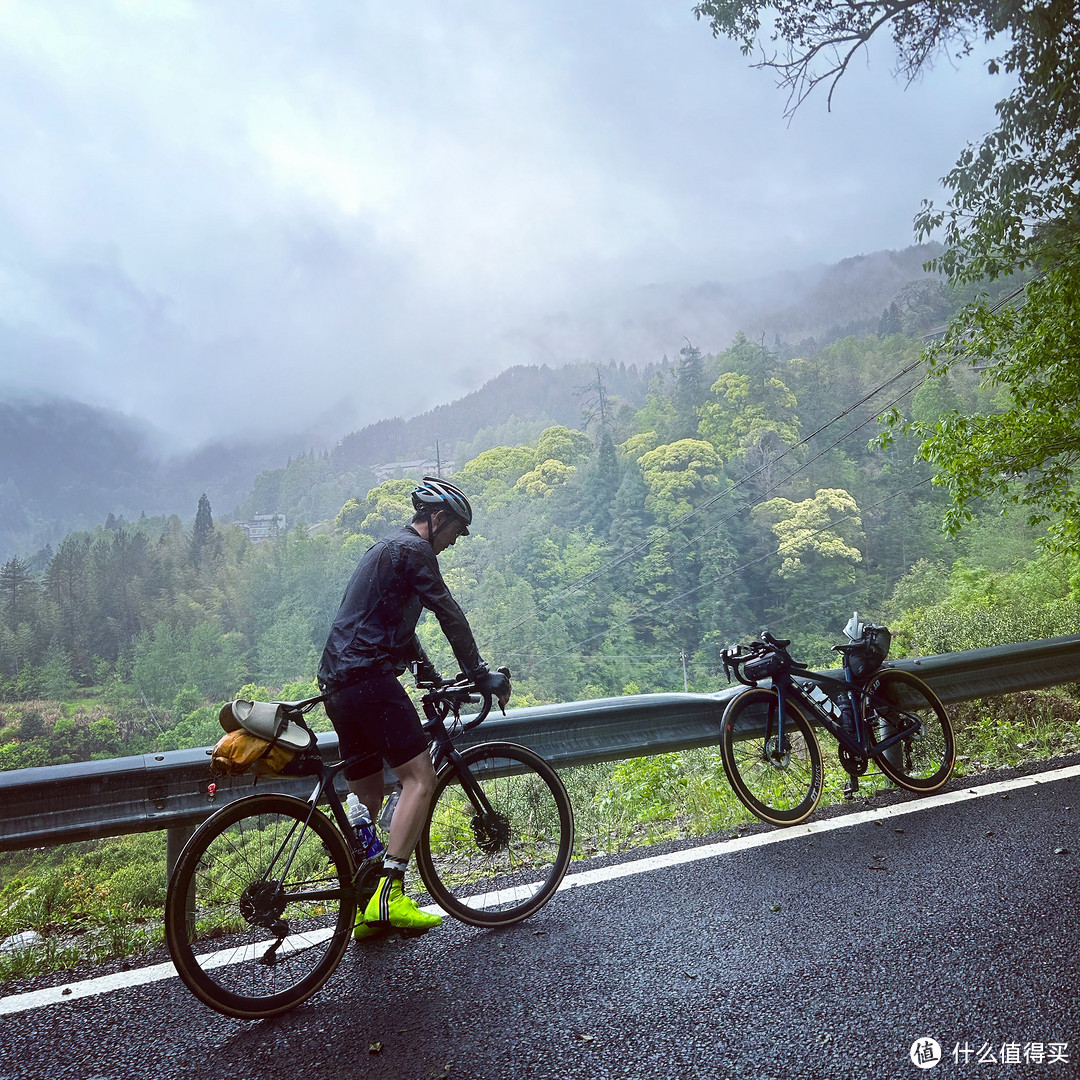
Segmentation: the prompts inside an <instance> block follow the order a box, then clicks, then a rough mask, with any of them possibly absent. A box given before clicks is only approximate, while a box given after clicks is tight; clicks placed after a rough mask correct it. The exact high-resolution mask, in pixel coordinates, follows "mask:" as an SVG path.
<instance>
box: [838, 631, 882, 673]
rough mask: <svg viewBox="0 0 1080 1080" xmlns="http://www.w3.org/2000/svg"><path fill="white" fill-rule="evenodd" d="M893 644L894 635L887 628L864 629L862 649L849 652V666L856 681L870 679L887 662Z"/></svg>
mask: <svg viewBox="0 0 1080 1080" xmlns="http://www.w3.org/2000/svg"><path fill="white" fill-rule="evenodd" d="M891 644H892V634H891V633H890V632H889V629H888V627H885V626H867V627H865V628H864V629H863V636H862V642H861V643H860V645H861V647H860V648H857V649H851V650H850V651H849V652H848V666H849V667H850V668H851V674H852V677H853V678H855V679H859V680H862V679H868V678H869V677H870V676H871V675H873V674H874V672H875V671H877V669H878V668H879V667H881V665H882V664H883V663H884V662H885V657H887V656H888V655H889V646H890V645H891Z"/></svg>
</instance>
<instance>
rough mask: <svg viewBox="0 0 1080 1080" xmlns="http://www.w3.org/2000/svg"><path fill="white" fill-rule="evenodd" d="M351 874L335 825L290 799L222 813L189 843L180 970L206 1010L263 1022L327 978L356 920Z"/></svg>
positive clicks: (171, 906)
mask: <svg viewBox="0 0 1080 1080" xmlns="http://www.w3.org/2000/svg"><path fill="white" fill-rule="evenodd" d="M353 877H354V864H353V859H352V855H351V854H350V852H349V848H348V845H347V844H346V843H345V838H344V837H343V836H342V835H341V833H340V831H339V830H338V829H337V827H336V826H335V825H334V823H333V822H332V821H331V820H330V819H329V818H328V817H327V816H326V815H325V814H323V813H322V811H321V810H318V809H315V810H312V808H311V807H310V806H309V805H308V804H307V803H305V802H302V801H301V800H300V799H294V798H293V797H292V796H289V795H274V794H265V795H250V796H248V797H246V798H243V799H238V800H237V801H236V802H234V803H231V804H230V805H228V806H225V807H222V809H220V810H219V811H218V812H217V813H215V814H214V815H213V816H212V817H210V818H208V819H207V820H206V821H205V822H204V823H203V825H202V826H200V828H199V829H198V830H197V831H196V832H195V834H194V835H193V836H192V838H191V840H189V841H188V844H187V846H186V847H185V848H184V850H183V852H182V853H181V855H180V858H179V860H178V861H177V864H176V869H175V870H174V871H173V874H172V878H171V879H170V881H169V890H168V894H167V897H166V903H165V937H166V941H167V942H168V946H169V952H170V953H171V955H172V959H173V963H174V964H175V965H176V970H177V972H179V974H180V978H181V979H183V981H184V983H185V984H186V985H187V987H188V989H190V990H191V992H192V993H193V994H195V996H196V997H197V998H199V1000H200V1001H203V1002H205V1003H206V1004H207V1005H209V1006H210V1007H211V1008H212V1009H217V1011H218V1012H221V1013H224V1014H225V1015H226V1016H236V1017H239V1018H240V1019H242V1020H259V1019H262V1018H263V1017H267V1016H275V1015H277V1014H278V1013H282V1012H285V1011H286V1010H288V1009H291V1008H293V1007H294V1006H296V1005H299V1004H300V1002H302V1001H305V1000H306V999H307V998H309V997H311V995H312V994H314V993H315V992H316V991H317V990H318V989H319V988H320V987H321V986H322V985H323V984H324V983H325V982H326V980H327V979H328V978H330V976H331V974H332V973H333V972H334V969H335V968H336V967H337V965H338V964H339V963H340V961H341V957H342V955H343V954H344V952H345V949H346V947H347V945H348V943H349V936H350V934H351V932H352V928H353V922H354V920H355V918H356V888H355V885H354V882H353Z"/></svg>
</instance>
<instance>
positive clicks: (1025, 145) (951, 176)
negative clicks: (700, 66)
mask: <svg viewBox="0 0 1080 1080" xmlns="http://www.w3.org/2000/svg"><path fill="white" fill-rule="evenodd" d="M694 11H695V14H696V15H697V17H698V18H699V19H702V18H704V19H708V20H709V22H710V24H711V27H712V31H713V34H714V35H717V36H719V35H725V36H728V37H731V38H734V39H735V40H737V41H738V42H739V43H740V45H741V47H742V49H743V52H744V53H750V52H753V51H754V49H755V47H758V46H759V44H760V37H761V32H762V22H763V16H765V17H766V19H767V20H768V22H769V25H770V27H771V41H772V42H778V43H779V47H778V48H777V49H775V50H773V51H770V52H766V51H765V49H764V48H762V51H761V58H760V59H759V60H758V61H757V62H756V64H755V66H758V67H767V68H771V69H772V70H773V71H775V72H776V73H777V75H778V76H779V81H780V85H781V86H782V87H784V88H785V89H786V90H787V91H788V95H789V96H788V104H787V111H788V114H789V115H790V114H792V113H794V112H795V110H797V109H798V107H799V106H800V105H801V104H802V102H803V101H804V100H805V99H806V97H807V95H808V94H810V93H811V92H812V91H813V90H814V88H815V87H817V86H819V85H821V84H823V83H824V84H826V85H827V86H828V96H829V100H830V101H831V98H832V94H833V92H834V91H835V90H836V87H837V84H838V82H839V80H840V78H841V77H842V76H843V74H844V72H845V71H846V70H847V67H848V65H849V64H850V63H851V61H852V60H853V59H854V58H855V56H856V55H857V54H858V53H859V51H860V50H861V49H863V48H864V47H865V46H866V45H867V43H868V42H869V41H870V40H871V38H873V37H874V36H875V35H879V36H880V35H882V34H889V35H890V36H891V37H892V40H893V43H894V45H895V47H896V51H897V57H898V60H897V73H898V74H901V75H903V76H904V77H906V78H907V79H909V80H910V79H912V78H914V77H915V76H917V75H918V74H919V72H920V71H921V70H922V69H923V68H924V67H925V66H927V65H929V64H930V63H931V62H932V61H933V60H934V59H935V58H936V57H937V56H938V55H940V54H941V53H943V52H952V53H953V54H954V55H955V56H956V57H963V56H966V55H968V54H970V53H971V51H972V50H973V48H974V45H975V42H976V41H977V40H978V39H980V38H981V39H983V40H984V41H985V42H987V43H993V44H994V45H996V46H998V48H997V51H996V53H995V55H994V56H993V57H992V58H991V59H990V60H989V61H988V62H987V71H988V73H989V74H990V75H991V76H993V75H997V74H999V73H1001V72H1004V73H1006V74H1007V75H1009V76H1011V77H1012V80H1013V84H1014V85H1013V89H1012V90H1011V91H1010V92H1009V93H1008V94H1007V95H1006V96H1005V97H1004V98H1002V100H1001V101H999V102H998V104H997V106H996V111H997V117H998V126H997V127H996V128H995V129H994V130H993V131H991V132H990V133H989V134H987V135H986V136H985V137H984V138H983V139H982V141H981V143H979V144H978V145H973V144H969V145H968V146H967V147H965V148H964V150H963V151H962V153H961V154H960V156H959V158H958V159H957V162H956V165H955V166H954V167H953V169H952V170H951V171H950V172H949V173H948V174H947V175H946V176H945V177H944V178H943V182H944V184H945V185H946V186H947V188H948V189H949V191H950V192H951V194H950V197H949V201H948V203H947V204H946V205H945V206H944V207H943V208H939V207H936V206H934V205H933V203H932V202H929V201H924V203H923V205H922V209H921V211H920V212H919V214H918V215H917V217H916V219H915V228H916V233H917V235H918V237H919V238H920V239H923V238H926V237H929V236H931V235H933V234H934V233H936V232H937V231H938V230H939V229H941V228H944V240H945V247H944V250H943V252H942V254H941V255H940V256H939V257H938V258H936V259H934V260H932V262H931V263H930V264H928V266H929V268H931V269H937V270H939V271H942V272H944V273H945V274H946V275H947V276H948V278H949V280H950V282H951V283H952V284H954V285H957V284H962V283H974V282H980V281H994V280H995V279H997V278H1001V277H1008V276H1009V275H1011V274H1016V273H1020V272H1024V271H1027V270H1028V269H1029V268H1032V269H1035V270H1037V271H1039V273H1038V275H1037V276H1036V277H1035V278H1034V280H1031V281H1028V282H1026V283H1025V284H1024V285H1022V286H1021V289H1022V300H1023V307H1022V308H1021V310H1020V311H1019V312H1018V311H1014V310H1011V309H1010V310H999V308H998V307H993V308H991V306H990V305H989V302H988V301H987V299H986V298H985V296H983V297H980V298H978V299H976V300H975V301H974V302H973V303H971V304H969V305H967V306H966V307H964V308H963V309H962V310H961V311H960V312H958V313H957V314H956V315H955V316H954V317H953V319H952V320H951V322H950V325H949V332H948V333H947V335H946V337H945V339H944V340H943V341H942V342H941V343H939V344H938V345H936V346H934V347H932V348H931V349H930V350H929V359H930V361H931V363H932V364H933V365H934V366H935V368H936V369H937V370H938V371H939V372H940V371H945V370H948V369H949V368H950V367H952V366H955V365H956V364H960V363H964V362H968V363H973V364H985V365H987V367H988V372H989V374H988V376H987V381H988V382H989V383H990V384H991V385H993V386H996V387H998V388H999V389H1000V390H1001V391H1002V404H1001V408H1000V410H999V412H998V415H996V416H995V417H993V418H987V417H981V416H979V415H977V414H976V415H968V416H962V415H960V414H959V413H956V414H951V413H950V414H947V416H945V417H943V418H942V421H941V427H940V429H938V428H937V427H936V426H935V428H934V433H933V436H932V437H931V434H930V431H929V429H927V428H925V427H921V428H920V427H919V426H917V425H916V426H915V427H914V428H908V430H914V431H916V432H919V433H921V434H923V435H924V437H925V438H926V442H925V443H924V446H923V449H922V455H923V457H925V458H926V459H927V460H928V461H931V462H932V463H933V465H934V467H935V470H936V473H937V475H936V481H937V482H938V483H940V484H942V485H944V486H945V487H946V489H947V490H948V491H949V494H950V496H951V498H952V508H951V510H950V512H949V514H948V516H947V518H946V526H947V528H949V529H950V530H955V529H957V528H958V527H959V526H960V524H961V523H962V522H963V521H965V520H967V519H968V518H969V517H970V514H971V510H970V507H971V505H972V503H973V502H974V501H975V500H976V499H978V498H980V497H981V496H983V495H986V494H991V493H1003V494H1006V495H1007V497H1008V498H1011V499H1015V501H1018V502H1021V503H1023V504H1025V505H1026V506H1027V507H1028V508H1029V513H1030V519H1031V520H1033V521H1047V520H1049V521H1050V523H1051V528H1050V530H1049V532H1048V537H1047V539H1048V541H1049V543H1050V544H1051V545H1057V546H1061V547H1065V548H1068V549H1072V550H1076V549H1080V497H1077V496H1076V495H1075V494H1074V493H1073V491H1072V488H1073V480H1074V472H1075V466H1076V464H1077V461H1078V459H1080V425H1078V424H1077V423H1076V414H1075V412H1073V411H1072V410H1073V409H1075V407H1076V400H1077V399H1076V393H1075V389H1076V388H1075V363H1076V361H1075V357H1076V355H1077V353H1076V348H1075V346H1076V337H1077V331H1076V328H1075V312H1076V309H1077V308H1076V305H1077V298H1078V297H1080V12H1078V10H1077V7H1076V4H1075V3H1073V2H1070V0H1024V2H1009V3H1004V2H1002V3H984V2H981V0H841V2H838V3H831V4H822V3H819V2H817V0H702V2H701V3H699V4H698V5H697V6H696V7H695V9H694ZM1024 309H1030V310H1029V311H1027V313H1026V314H1025V313H1024ZM1036 403H1037V407H1036V408H1035V409H1032V405H1033V404H1036ZM902 426H903V421H902V419H901V417H900V416H899V414H898V413H896V412H893V413H891V414H890V427H889V430H890V432H891V431H895V430H897V429H898V427H902ZM889 437H890V435H889V433H887V434H886V435H885V440H886V441H887V440H888V438H889ZM1029 470H1032V471H1034V476H1033V477H1032V478H1031V479H1028V478H1027V474H1028V472H1029ZM1003 473H1004V475H1003ZM1017 474H1019V478H1018V477H1017Z"/></svg>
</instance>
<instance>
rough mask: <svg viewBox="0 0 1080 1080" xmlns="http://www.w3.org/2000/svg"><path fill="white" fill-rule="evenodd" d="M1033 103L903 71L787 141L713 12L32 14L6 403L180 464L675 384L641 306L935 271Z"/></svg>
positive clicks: (4, 148) (2, 250) (634, 4)
mask: <svg viewBox="0 0 1080 1080" xmlns="http://www.w3.org/2000/svg"><path fill="white" fill-rule="evenodd" d="M1003 94H1004V88H1003V86H1002V84H1001V82H1000V80H998V81H995V80H993V79H991V78H990V77H988V76H987V75H986V74H985V71H984V70H983V69H982V68H981V67H980V65H979V64H977V63H976V62H974V61H970V60H969V61H965V62H964V63H963V64H960V65H957V66H952V65H950V64H948V63H944V64H941V65H939V66H938V67H937V69H936V70H934V71H932V72H931V73H929V74H928V75H927V76H926V77H925V78H924V79H922V80H921V81H919V82H917V83H915V84H914V85H912V86H910V87H908V88H906V89H905V88H904V86H903V85H901V84H900V83H898V82H897V81H895V80H894V79H893V78H892V76H891V58H890V55H889V52H888V49H887V48H885V47H882V48H881V49H879V50H876V51H875V50H871V52H870V53H869V54H868V55H867V56H866V57H865V62H864V63H860V64H857V65H856V66H855V67H853V68H852V70H851V71H850V72H849V74H848V75H847V76H845V78H844V80H843V81H842V83H841V85H840V86H839V88H838V90H837V93H836V95H835V96H834V101H833V109H832V112H828V111H827V109H826V103H825V99H824V97H823V96H822V97H820V98H812V99H811V100H810V101H809V102H808V103H807V104H806V105H804V107H803V108H802V109H801V110H800V112H799V113H798V114H797V115H796V117H795V119H794V121H793V122H792V123H791V124H790V125H789V124H788V123H787V122H786V121H785V119H784V117H783V109H784V102H785V98H784V94H783V93H782V92H781V91H779V90H777V89H776V88H775V87H774V85H773V79H772V77H771V76H770V75H769V73H767V72H761V71H753V70H751V69H750V68H749V66H748V63H747V59H746V58H745V57H743V56H742V55H741V54H740V53H739V52H738V49H737V48H736V47H735V46H734V45H733V44H732V43H730V42H727V41H717V40H714V39H713V38H712V36H711V34H710V32H709V29H708V27H707V25H706V24H704V23H699V22H697V21H695V19H694V17H693V15H692V13H691V5H690V3H689V0H680V2H678V3H670V2H666V0H652V2H648V3H646V2H644V0H618V2H616V0H596V2H593V3H589V4H580V3H576V2H568V0H545V2H544V3H540V2H538V0H531V2H525V0H474V2H461V3H453V2H451V3H447V2H445V0H443V2H439V3H433V2H428V0H419V2H417V3H414V4H411V5H388V4H384V3H364V2H359V0H320V2H319V3H317V4H302V3H288V2H284V0H283V2H278V3H272V2H268V3H261V4H250V3H243V2H239V0H216V2H213V3H210V2H207V3H202V2H195V0H157V2H136V0H113V2H105V0H50V2H49V3H48V4H42V3H40V2H37V0H12V2H9V3H7V4H5V5H4V19H3V25H2V26H0V160H2V161H3V162H4V166H3V168H2V169H0V386H2V387H3V389H4V390H7V391H11V390H22V389H34V390H42V391H46V392H49V393H56V394H63V395H68V396H71V397H75V398H78V399H80V400H84V401H87V402H90V403H93V404H99V405H106V406H109V407H111V408H114V409H118V410H120V411H122V412H125V413H128V414H130V415H132V416H135V417H139V418H141V419H145V420H146V421H148V422H150V423H152V424H153V425H155V426H156V427H157V428H159V429H160V430H162V431H163V432H165V433H166V434H167V436H168V439H169V440H170V442H171V443H172V445H173V446H174V447H176V448H182V447H191V446H193V445H195V444H197V443H200V442H202V441H203V440H205V439H207V438H209V437H212V436H218V435H221V434H223V433H225V434H244V433H245V432H247V431H250V430H251V429H252V428H253V427H254V426H256V425H265V424H266V423H268V422H270V423H274V424H280V425H285V426H287V427H295V428H300V427H306V426H309V425H311V424H316V425H321V426H322V428H323V429H324V430H325V431H327V433H332V434H333V435H334V436H337V435H340V434H343V433H344V432H346V431H348V430H351V429H353V428H356V427H359V426H362V425H363V424H365V423H367V422H370V421H373V420H377V419H379V418H382V417H385V416H390V415H406V416H407V415H413V414H415V413H418V412H421V411H423V410H425V409H428V408H431V407H432V406H434V405H436V404H439V403H441V402H445V401H449V400H451V399H453V398H456V397H460V396H461V395H462V394H464V393H467V392H468V391H470V390H472V389H475V388H476V387H477V386H479V385H480V384H481V383H483V382H484V381H485V380H486V379H488V378H490V377H491V376H493V375H495V374H497V373H498V372H499V371H502V370H504V369H505V368H506V367H508V366H510V365H512V364H515V363H522V362H530V363H531V362H546V363H551V364H556V363H560V362H565V361H568V360H574V359H581V358H585V359H593V358H595V359H602V360H605V361H606V360H607V359H609V358H613V359H615V360H616V361H624V362H626V363H628V364H629V363H633V362H638V363H640V362H648V361H651V360H656V359H658V358H659V354H658V350H660V349H663V348H665V343H664V342H663V341H662V340H659V339H658V338H657V336H656V335H652V336H649V335H643V336H642V337H641V339H640V340H636V339H635V337H634V334H632V333H629V334H628V333H627V332H626V327H627V326H628V325H630V322H629V321H628V320H629V317H630V315H631V314H632V313H633V312H635V311H636V310H637V305H638V304H639V301H640V297H641V296H642V292H641V290H642V289H644V288H646V287H650V286H662V287H663V288H665V289H676V290H677V289H678V288H679V287H681V286H694V285H697V284H700V283H702V282H707V281H713V282H734V283H739V282H745V281H747V280H750V279H753V278H756V277H758V276H763V275H767V274H770V273H774V272H776V271H780V270H785V269H798V268H802V267H806V266H810V265H813V264H817V263H823V262H832V261H836V260H839V259H841V258H844V257H845V256H849V255H854V254H859V253H863V252H870V251H874V250H878V249H882V248H901V247H905V246H907V245H908V244H910V243H911V242H912V241H913V234H912V230H911V219H912V217H913V215H914V213H915V211H916V210H917V209H918V205H919V202H920V200H921V199H922V198H923V197H926V196H935V195H938V178H939V177H940V176H942V175H943V174H944V173H945V172H946V171H947V170H948V168H949V167H950V166H951V164H952V163H953V161H954V160H955V158H956V155H957V153H958V152H959V150H960V149H961V148H962V146H963V145H964V143H965V142H967V141H969V140H972V139H974V138H977V137H978V136H980V135H981V134H982V133H983V132H984V131H986V130H988V129H989V128H990V127H991V126H992V125H993V119H994V118H993V108H992V105H993V102H994V101H995V100H996V99H997V98H998V97H1000V96H1002V95H1003ZM684 332H685V331H684V330H683V329H682V328H681V327H679V326H678V325H677V320H674V321H671V325H669V326H668V327H667V329H666V330H665V333H669V334H670V337H671V341H670V342H668V343H667V344H666V348H667V351H669V352H670V353H674V352H677V350H678V347H679V345H680V344H681V343H682V333H684ZM661 336H662V335H661ZM696 344H699V345H701V346H702V347H703V348H705V349H720V348H723V347H725V346H726V344H727V341H724V340H715V341H698V342H696Z"/></svg>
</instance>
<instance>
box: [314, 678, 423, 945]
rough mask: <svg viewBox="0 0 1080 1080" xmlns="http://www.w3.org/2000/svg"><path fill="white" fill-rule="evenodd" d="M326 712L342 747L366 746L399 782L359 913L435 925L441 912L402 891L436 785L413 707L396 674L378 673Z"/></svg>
mask: <svg viewBox="0 0 1080 1080" xmlns="http://www.w3.org/2000/svg"><path fill="white" fill-rule="evenodd" d="M327 712H328V714H329V715H330V718H331V720H332V721H333V723H334V727H335V728H336V729H337V731H338V734H339V737H340V738H341V741H342V748H343V752H344V750H345V749H346V740H348V745H349V746H350V747H351V746H352V745H363V746H365V747H369V748H370V749H371V750H372V751H373V752H374V753H375V754H376V755H378V758H379V759H380V760H384V761H386V762H387V764H389V765H390V767H391V768H392V769H394V771H395V772H396V773H397V774H398V779H399V780H400V781H401V786H402V790H401V795H400V797H399V798H398V805H397V807H396V808H395V810H394V817H393V820H392V822H391V826H390V842H389V845H388V847H387V851H386V854H385V856H384V857H383V874H382V877H381V878H380V880H379V883H378V885H377V886H376V890H375V894H374V895H373V896H372V898H371V900H370V901H369V902H368V904H367V906H366V907H365V909H364V915H363V918H364V919H365V920H366V923H367V924H368V925H373V926H387V925H389V926H394V927H397V928H399V929H408V930H427V929H430V928H431V927H433V926H438V925H439V923H441V922H442V919H441V917H440V916H438V915H432V914H428V913H426V912H422V911H420V910H419V909H418V908H417V906H416V904H414V903H413V901H412V900H410V899H409V898H408V897H407V896H406V895H405V892H404V877H405V869H406V867H407V865H408V862H409V859H410V857H411V856H412V853H413V848H414V847H415V846H416V840H417V838H418V836H419V834H420V830H421V829H422V828H423V823H424V821H425V819H426V817H427V812H428V806H429V804H430V802H431V792H432V790H433V788H434V784H435V776H434V771H433V770H432V767H431V761H430V759H429V757H428V738H427V735H426V734H425V733H424V729H423V726H422V725H421V723H420V717H419V715H418V714H417V712H416V706H415V705H413V703H412V701H411V700H410V698H409V695H408V694H407V693H405V689H404V687H403V686H402V685H401V683H400V682H398V680H397V679H396V678H395V677H394V676H392V675H376V676H373V677H371V678H369V679H364V680H362V681H360V682H358V683H354V684H352V685H350V686H347V687H345V688H344V690H342V691H340V692H339V693H338V694H336V695H335V700H334V706H333V711H331V709H329V708H328V709H327ZM350 771H351V770H350ZM353 778H354V777H353V776H349V779H350V780H352V779H353ZM355 779H356V780H358V781H366V783H365V788H367V785H368V784H371V785H373V784H374V781H373V780H372V779H371V778H370V777H368V778H365V777H361V776H355ZM379 782H380V783H381V774H380V778H379ZM358 794H359V793H358ZM381 794H382V793H381V791H380V798H381Z"/></svg>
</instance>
